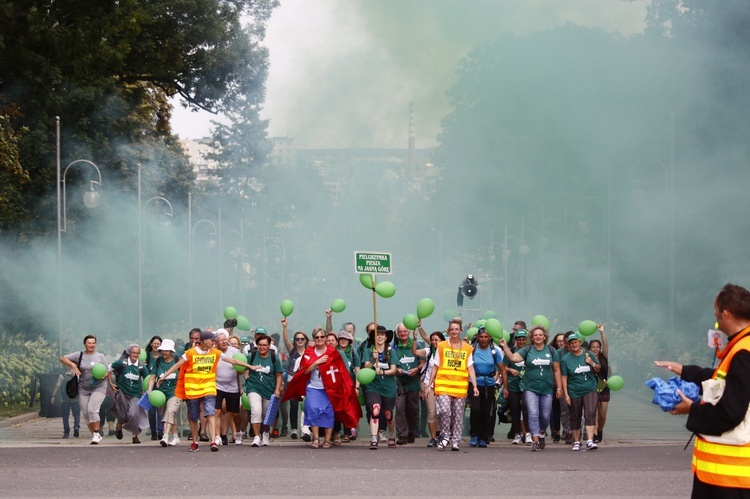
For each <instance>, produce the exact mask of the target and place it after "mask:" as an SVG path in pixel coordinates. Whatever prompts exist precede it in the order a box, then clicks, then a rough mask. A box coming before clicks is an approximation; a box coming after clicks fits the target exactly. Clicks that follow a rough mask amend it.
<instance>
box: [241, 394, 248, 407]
mask: <svg viewBox="0 0 750 499" xmlns="http://www.w3.org/2000/svg"><path fill="white" fill-rule="evenodd" d="M240 403H242V407H244V408H245V409H247V410H248V411H249V410H250V397H248V396H247V393H243V394H242V397H240Z"/></svg>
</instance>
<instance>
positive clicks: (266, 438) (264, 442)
mask: <svg viewBox="0 0 750 499" xmlns="http://www.w3.org/2000/svg"><path fill="white" fill-rule="evenodd" d="M269 438H270V435H269V434H268V432H267V431H264V432H263V439H262V440H261V443H260V444H261V445H262V446H263V447H268V443H269Z"/></svg>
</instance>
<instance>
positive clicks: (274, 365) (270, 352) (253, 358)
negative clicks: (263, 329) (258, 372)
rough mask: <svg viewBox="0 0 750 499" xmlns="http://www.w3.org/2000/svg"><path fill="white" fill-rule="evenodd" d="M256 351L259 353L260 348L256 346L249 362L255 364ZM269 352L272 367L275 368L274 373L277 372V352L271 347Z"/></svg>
mask: <svg viewBox="0 0 750 499" xmlns="http://www.w3.org/2000/svg"><path fill="white" fill-rule="evenodd" d="M256 353H258V349H257V348H254V349H253V352H252V353H251V354H250V361H249V362H248V364H250V365H253V361H254V360H255V354H256ZM268 353H269V354H271V369H273V373H274V374H276V352H274V351H273V350H271V349H270V348H269V349H268Z"/></svg>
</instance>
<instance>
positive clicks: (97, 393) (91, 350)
mask: <svg viewBox="0 0 750 499" xmlns="http://www.w3.org/2000/svg"><path fill="white" fill-rule="evenodd" d="M83 346H84V350H83V351H81V352H73V353H69V354H68V355H65V356H63V357H60V362H61V363H62V364H63V365H64V366H67V367H69V368H70V369H71V370H72V371H73V374H74V375H76V376H78V405H79V406H80V407H81V415H82V416H83V422H84V423H86V425H87V426H88V428H89V431H90V432H91V444H92V445H96V444H98V443H99V442H101V441H102V434H101V431H100V418H99V408H100V407H101V405H102V402H104V397H106V396H107V383H102V379H104V378H109V367H108V366H109V362H108V361H107V357H106V356H105V355H104V354H102V353H99V352H97V351H96V336H93V335H90V334H89V335H86V336H85V337H84V338H83ZM99 366H101V367H99ZM94 368H96V371H97V372H96V376H94ZM102 370H103V372H102Z"/></svg>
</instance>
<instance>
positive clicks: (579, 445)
mask: <svg viewBox="0 0 750 499" xmlns="http://www.w3.org/2000/svg"><path fill="white" fill-rule="evenodd" d="M570 450H572V451H574V452H578V451H579V450H581V442H575V443H574V444H573V448H572V449H570Z"/></svg>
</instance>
